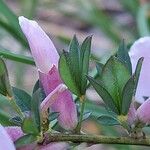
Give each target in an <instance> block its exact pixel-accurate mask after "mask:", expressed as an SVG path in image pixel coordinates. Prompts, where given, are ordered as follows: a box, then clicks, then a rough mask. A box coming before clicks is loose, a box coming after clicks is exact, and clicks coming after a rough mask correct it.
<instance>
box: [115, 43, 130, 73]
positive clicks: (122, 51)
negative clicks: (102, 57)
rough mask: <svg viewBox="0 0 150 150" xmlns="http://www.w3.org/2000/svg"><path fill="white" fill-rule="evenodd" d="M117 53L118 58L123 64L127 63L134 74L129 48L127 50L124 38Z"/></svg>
mask: <svg viewBox="0 0 150 150" xmlns="http://www.w3.org/2000/svg"><path fill="white" fill-rule="evenodd" d="M116 55H117V58H118V59H119V60H120V61H121V62H122V63H123V64H125V65H126V67H127V68H128V69H129V72H130V74H131V75H132V65H131V61H130V57H129V54H128V50H127V47H126V45H125V42H124V40H122V42H121V44H120V46H119V49H118V51H117V54H116Z"/></svg>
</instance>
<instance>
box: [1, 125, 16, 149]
mask: <svg viewBox="0 0 150 150" xmlns="http://www.w3.org/2000/svg"><path fill="white" fill-rule="evenodd" d="M0 149H1V150H15V146H14V144H13V141H12V140H11V138H10V137H9V135H8V134H7V132H6V130H5V128H4V127H3V126H1V125H0Z"/></svg>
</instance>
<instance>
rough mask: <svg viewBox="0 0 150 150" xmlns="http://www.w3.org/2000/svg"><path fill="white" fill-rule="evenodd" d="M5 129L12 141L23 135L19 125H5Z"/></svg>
mask: <svg viewBox="0 0 150 150" xmlns="http://www.w3.org/2000/svg"><path fill="white" fill-rule="evenodd" d="M5 130H6V132H7V133H8V135H9V136H10V138H11V140H12V141H13V142H14V141H16V140H17V139H19V138H20V137H22V136H23V135H24V133H23V132H22V130H21V127H17V126H10V127H5Z"/></svg>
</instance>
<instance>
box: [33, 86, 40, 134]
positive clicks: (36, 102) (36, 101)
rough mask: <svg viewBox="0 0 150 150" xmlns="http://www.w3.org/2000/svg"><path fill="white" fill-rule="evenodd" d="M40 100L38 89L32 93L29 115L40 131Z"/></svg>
mask: <svg viewBox="0 0 150 150" xmlns="http://www.w3.org/2000/svg"><path fill="white" fill-rule="evenodd" d="M40 98H41V91H40V89H39V90H37V91H36V92H35V93H33V96H32V100H31V113H32V118H33V121H34V122H35V123H36V126H37V128H38V130H39V132H40V131H41V118H40Z"/></svg>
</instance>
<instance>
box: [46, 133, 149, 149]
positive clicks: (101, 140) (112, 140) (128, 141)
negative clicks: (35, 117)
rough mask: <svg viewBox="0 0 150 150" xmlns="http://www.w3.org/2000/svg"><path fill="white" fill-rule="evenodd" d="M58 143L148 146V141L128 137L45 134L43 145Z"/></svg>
mask: <svg viewBox="0 0 150 150" xmlns="http://www.w3.org/2000/svg"><path fill="white" fill-rule="evenodd" d="M58 141H70V142H79V143H82V142H86V143H91V144H123V145H143V146H150V139H134V138H130V137H108V136H100V135H81V134H73V135H70V134H51V133H46V134H45V139H44V144H49V143H51V142H58Z"/></svg>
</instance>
